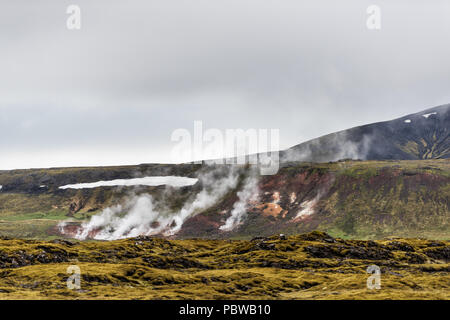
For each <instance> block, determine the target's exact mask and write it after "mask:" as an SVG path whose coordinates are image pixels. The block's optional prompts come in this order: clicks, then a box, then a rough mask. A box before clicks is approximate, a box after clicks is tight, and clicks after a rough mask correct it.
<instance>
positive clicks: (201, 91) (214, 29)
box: [0, 0, 450, 169]
mask: <svg viewBox="0 0 450 320" xmlns="http://www.w3.org/2000/svg"><path fill="white" fill-rule="evenodd" d="M70 4H77V5H79V7H80V8H81V30H71V31H70V30H68V29H67V27H66V19H67V18H68V16H69V15H68V14H67V13H66V9H67V6H68V5H70ZM371 4H376V5H378V6H379V7H380V8H381V30H369V29H368V28H367V27H366V20H367V18H368V14H367V13H366V9H367V7H368V6H369V5H371ZM449 40H450V1H448V0H434V1H426V0H423V1H421V0H397V1H392V0H386V1H381V0H373V1H365V0H354V1H336V0H330V1H320V0H314V1H312V0H310V1H301V0H190V1H181V0H169V1H168V0H127V1H111V0H108V1H106V0H105V1H103V0H86V1H84V0H71V1H61V0H53V1H47V0H45V1H44V0H40V1H29V0H2V1H1V5H0V169H11V168H29V167H52V166H72V165H113V164H137V163H147V162H170V161H171V156H170V151H171V149H172V147H173V146H174V143H173V142H171V140H170V137H171V134H172V132H173V131H174V130H175V129H177V128H186V129H189V130H191V131H192V130H193V122H194V120H202V121H203V126H204V128H205V129H207V128H218V129H225V128H231V129H233V128H242V129H248V128H255V129H271V128H274V129H280V144H281V145H280V147H281V148H287V147H290V146H292V145H295V144H297V143H300V142H303V141H306V140H309V139H312V138H315V137H318V136H320V135H323V134H327V133H330V132H334V131H337V130H341V129H346V128H349V127H353V126H357V125H362V124H366V123H371V122H376V121H382V120H389V119H392V118H395V117H399V116H402V115H405V114H408V113H413V112H418V111H421V110H423V109H426V108H430V107H433V106H437V105H441V104H445V103H449V102H450V59H449V57H450V41H449Z"/></svg>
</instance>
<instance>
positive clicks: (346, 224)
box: [0, 160, 450, 239]
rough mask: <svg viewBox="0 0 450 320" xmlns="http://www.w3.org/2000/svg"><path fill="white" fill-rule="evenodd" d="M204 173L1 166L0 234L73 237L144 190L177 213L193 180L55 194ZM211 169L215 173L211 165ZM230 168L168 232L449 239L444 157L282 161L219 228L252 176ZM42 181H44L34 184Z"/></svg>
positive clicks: (187, 168)
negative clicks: (209, 199)
mask: <svg viewBox="0 0 450 320" xmlns="http://www.w3.org/2000/svg"><path fill="white" fill-rule="evenodd" d="M219 167H220V166H219ZM143 168H144V169H143ZM230 168H231V167H230V166H224V167H221V170H222V171H220V172H218V173H217V176H216V179H218V181H220V179H221V177H222V176H224V175H230V170H231V169H230ZM204 170H205V168H203V167H202V166H200V165H147V166H130V167H110V168H79V169H76V168H67V169H50V170H20V171H19V170H16V171H12V172H2V173H0V185H3V188H2V190H1V192H0V234H1V235H7V236H13V237H22V238H30V237H31V238H41V239H42V238H53V237H60V236H63V235H64V236H69V237H70V236H74V235H75V234H76V233H77V232H78V231H79V226H80V225H81V223H82V221H88V220H89V217H91V216H93V215H98V214H100V213H101V212H102V210H103V209H105V208H107V207H113V206H114V205H117V204H120V203H124V202H127V201H128V202H129V201H130V200H129V199H130V197H135V196H138V197H139V196H140V195H144V196H145V195H151V196H152V199H153V202H154V204H155V208H156V210H157V211H160V212H162V213H164V212H166V213H167V214H168V215H170V214H172V215H174V216H175V214H176V212H177V211H179V210H180V209H181V208H182V207H183V206H186V204H189V203H192V201H194V198H195V196H197V195H199V194H200V193H201V191H202V190H203V189H204V186H203V185H202V183H201V182H199V183H197V184H195V185H194V186H190V187H182V188H174V187H165V186H158V187H145V186H140V187H98V188H93V189H79V190H75V189H65V190H62V189H58V186H61V185H64V184H66V183H73V182H75V181H80V182H92V181H97V180H103V179H116V178H119V177H121V178H124V177H136V176H139V175H149V174H160V173H161V172H167V173H174V174H180V175H189V176H191V177H196V176H201V175H202V172H203V171H204ZM209 170H210V171H212V172H215V171H217V170H218V167H209ZM238 170H239V171H238V172H237V173H236V179H237V181H238V182H237V184H236V185H235V186H233V187H230V188H229V189H227V190H226V192H224V193H223V195H221V196H220V197H217V199H216V201H215V202H214V203H213V204H212V205H211V206H208V207H204V208H199V210H197V211H196V212H195V214H192V215H191V216H188V217H187V218H186V219H185V220H184V221H183V223H182V226H181V229H180V230H179V231H178V232H176V233H175V234H173V235H170V237H171V238H174V237H175V238H192V237H205V238H246V239H248V238H251V237H253V236H267V235H271V234H275V233H286V234H296V233H299V232H309V231H312V230H322V231H326V232H328V233H330V234H331V235H333V236H340V237H344V238H359V239H379V238H383V237H386V236H403V237H427V238H433V239H450V227H449V221H450V210H449V199H450V162H449V160H419V161H418V160H415V161H340V162H334V163H316V164H314V163H299V162H295V163H286V164H285V165H284V166H283V167H282V168H281V169H280V171H279V172H278V174H276V175H273V176H256V177H255V180H256V181H257V183H256V184H255V187H256V188H257V189H258V190H259V191H258V194H259V196H258V199H257V200H254V201H251V202H249V204H248V205H247V206H246V207H245V210H244V211H243V216H242V221H241V222H240V223H239V224H238V225H236V226H235V227H234V228H233V229H231V230H226V231H225V230H221V229H220V228H221V226H222V225H224V223H225V222H226V220H227V218H229V216H230V214H231V211H232V210H233V208H234V205H235V203H237V202H238V200H239V196H238V195H239V192H240V191H242V190H243V189H244V188H245V185H246V181H247V180H246V177H248V175H249V174H250V172H251V171H250V170H249V169H248V168H245V167H239V168H238ZM43 181H45V182H46V183H47V185H46V187H45V188H39V187H37V186H38V185H40V184H41V183H43ZM30 185H31V186H36V187H33V188H30ZM131 199H134V198H131ZM143 214H146V213H145V211H144V212H143ZM68 219H70V220H71V221H72V222H71V223H70V225H69V227H68V228H66V230H65V231H66V233H65V234H61V232H60V230H59V229H58V228H57V227H56V225H57V224H58V223H59V222H61V221H65V220H68ZM150 223H153V224H157V223H158V222H157V221H156V220H155V221H150ZM162 234H163V232H162V231H161V235H162ZM124 235H126V234H124Z"/></svg>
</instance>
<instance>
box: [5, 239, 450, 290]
mask: <svg viewBox="0 0 450 320" xmlns="http://www.w3.org/2000/svg"><path fill="white" fill-rule="evenodd" d="M449 259H450V243H449V242H448V241H436V240H423V239H384V240H379V241H362V240H343V239H338V238H332V237H331V236H329V235H327V234H325V233H323V232H312V233H309V234H302V235H293V236H289V237H284V236H272V237H268V238H262V237H260V238H255V239H252V240H203V239H191V240H166V239H159V238H152V237H143V236H141V237H137V238H130V239H124V240H116V241H110V242H107V241H104V242H100V241H85V242H76V241H69V240H60V239H55V240H52V241H37V240H18V239H6V238H3V239H1V240H0V299H449V298H450V264H449ZM71 265H77V266H78V267H79V268H80V271H81V283H80V284H81V287H80V288H79V289H72V290H71V289H68V288H67V279H68V277H69V276H70V275H71V274H68V273H67V268H68V267H69V266H71ZM369 265H377V266H379V267H380V269H381V289H378V290H377V289H368V288H367V285H366V283H367V278H368V277H369V276H370V275H369V274H368V273H367V272H366V269H367V267H368V266H369Z"/></svg>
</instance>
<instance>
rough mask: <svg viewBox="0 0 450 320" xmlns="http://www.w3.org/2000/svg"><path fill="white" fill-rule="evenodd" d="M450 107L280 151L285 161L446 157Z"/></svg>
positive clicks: (449, 153) (449, 141) (449, 155)
mask: <svg viewBox="0 0 450 320" xmlns="http://www.w3.org/2000/svg"><path fill="white" fill-rule="evenodd" d="M449 128H450V104H447V105H442V106H439V107H435V108H431V109H427V110H424V111H422V112H418V113H414V114H410V115H407V116H404V117H401V118H398V119H394V120H391V121H384V122H378V123H372V124H368V125H364V126H359V127H355V128H351V129H348V130H343V131H339V132H336V133H331V134H328V135H325V136H323V137H320V138H317V139H313V140H310V141H307V142H304V143H301V144H298V145H296V146H293V147H292V148H290V149H288V150H285V151H283V152H282V155H281V158H282V159H284V160H285V161H314V162H326V161H336V160H340V159H345V158H351V159H363V160H385V159H398V160H417V159H448V158H450V138H449Z"/></svg>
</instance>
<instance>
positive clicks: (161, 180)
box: [41, 176, 198, 189]
mask: <svg viewBox="0 0 450 320" xmlns="http://www.w3.org/2000/svg"><path fill="white" fill-rule="evenodd" d="M197 181H198V179H196V178H188V177H177V176H161V177H160V176H155V177H144V178H134V179H116V180H108V181H97V182H91V183H77V184H68V185H65V186H61V187H59V189H90V188H97V187H115V186H138V185H142V186H161V185H169V186H172V187H185V186H192V185H194V184H195V183H196V182H197ZM41 187H42V186H41Z"/></svg>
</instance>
